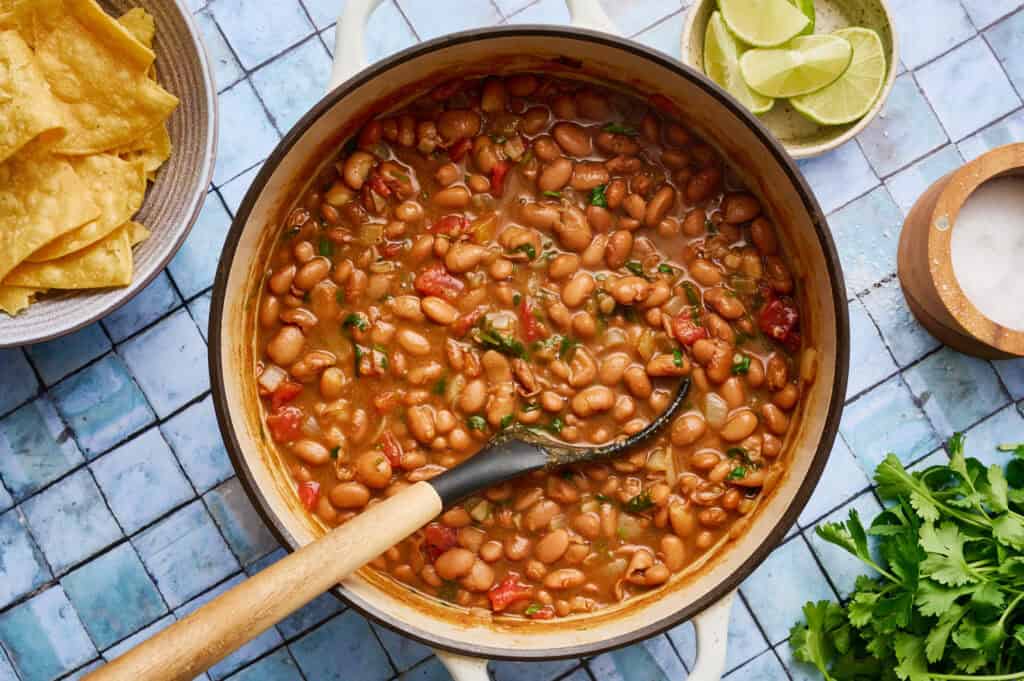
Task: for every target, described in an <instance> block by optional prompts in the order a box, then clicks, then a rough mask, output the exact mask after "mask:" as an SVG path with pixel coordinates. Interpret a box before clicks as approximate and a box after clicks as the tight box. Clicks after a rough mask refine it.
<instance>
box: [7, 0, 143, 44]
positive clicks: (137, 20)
mask: <svg viewBox="0 0 1024 681" xmlns="http://www.w3.org/2000/svg"><path fill="white" fill-rule="evenodd" d="M2 2H3V0H0V4H2ZM118 22H119V23H120V24H121V25H122V26H124V27H125V28H126V29H127V30H128V32H129V33H131V34H132V37H133V38H135V39H136V40H138V41H139V42H140V43H142V44H143V45H145V46H146V47H148V48H149V49H150V50H152V49H153V38H154V36H156V21H154V20H153V15H152V14H150V13H149V12H147V11H146V10H144V9H142V8H141V7H135V8H134V9H130V10H128V11H127V12H125V13H124V14H122V15H121V16H120V18H118Z"/></svg>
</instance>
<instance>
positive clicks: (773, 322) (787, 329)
mask: <svg viewBox="0 0 1024 681" xmlns="http://www.w3.org/2000/svg"><path fill="white" fill-rule="evenodd" d="M799 323H800V312H799V311H798V310H797V309H796V305H795V304H794V303H793V301H792V300H791V299H790V298H776V299H775V300H772V301H770V302H769V303H768V304H767V305H765V306H764V307H763V308H761V313H760V314H759V315H758V316H757V326H758V328H760V329H761V332H762V333H763V334H764V335H766V336H768V337H769V338H772V339H774V340H777V341H779V342H780V343H784V344H785V345H787V346H789V345H792V344H793V335H794V334H795V338H796V345H797V346H799V340H800V336H799V334H798V333H797V332H796V329H797V328H798V324H799Z"/></svg>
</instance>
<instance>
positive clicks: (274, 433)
mask: <svg viewBox="0 0 1024 681" xmlns="http://www.w3.org/2000/svg"><path fill="white" fill-rule="evenodd" d="M305 417H306V416H305V414H303V413H302V410H301V409H299V408H298V407H281V408H280V409H277V410H275V411H274V412H273V413H271V414H267V428H270V435H271V437H273V438H274V441H275V442H291V441H292V440H294V439H296V438H297V437H299V435H301V434H302V421H303V419H305Z"/></svg>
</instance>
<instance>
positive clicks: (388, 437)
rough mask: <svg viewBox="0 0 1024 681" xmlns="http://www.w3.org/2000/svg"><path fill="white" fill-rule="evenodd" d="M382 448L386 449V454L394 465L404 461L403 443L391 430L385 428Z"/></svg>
mask: <svg viewBox="0 0 1024 681" xmlns="http://www.w3.org/2000/svg"><path fill="white" fill-rule="evenodd" d="M380 448H381V449H382V450H384V456H385V457H387V460H388V463H390V464H391V465H392V466H397V465H398V464H399V463H401V462H402V445H401V443H400V442H399V441H398V438H396V437H395V436H394V435H392V434H391V431H390V430H385V431H384V434H383V435H381V437H380Z"/></svg>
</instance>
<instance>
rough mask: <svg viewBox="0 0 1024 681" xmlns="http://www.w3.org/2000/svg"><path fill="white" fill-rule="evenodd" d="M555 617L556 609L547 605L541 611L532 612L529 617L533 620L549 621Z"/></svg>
mask: <svg viewBox="0 0 1024 681" xmlns="http://www.w3.org/2000/svg"><path fill="white" fill-rule="evenodd" d="M554 616H555V609H554V608H553V607H551V606H550V605H545V606H544V607H543V608H541V609H540V610H535V611H533V612H531V613H530V614H529V615H527V617H529V618H530V619H531V620H549V619H552V618H553V617H554Z"/></svg>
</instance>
